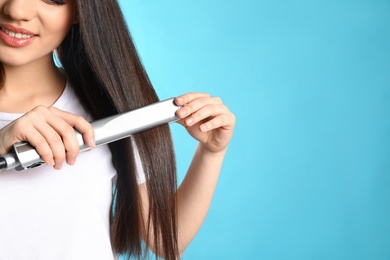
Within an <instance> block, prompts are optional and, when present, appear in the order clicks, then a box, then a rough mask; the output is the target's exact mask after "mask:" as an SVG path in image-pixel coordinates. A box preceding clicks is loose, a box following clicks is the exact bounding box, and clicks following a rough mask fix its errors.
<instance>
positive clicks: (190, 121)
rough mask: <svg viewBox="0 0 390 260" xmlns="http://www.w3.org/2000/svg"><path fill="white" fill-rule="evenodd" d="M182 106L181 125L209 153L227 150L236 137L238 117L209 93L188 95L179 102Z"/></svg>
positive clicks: (178, 111) (180, 110)
mask: <svg viewBox="0 0 390 260" xmlns="http://www.w3.org/2000/svg"><path fill="white" fill-rule="evenodd" d="M175 102H176V104H177V105H179V106H182V107H181V108H179V109H178V110H177V112H176V114H177V115H178V116H179V117H180V120H179V123H180V124H181V125H183V126H184V127H186V129H187V131H188V133H189V134H190V135H191V136H192V137H193V138H195V139H196V140H198V141H199V143H200V144H201V145H202V148H203V150H204V151H206V152H210V153H214V154H216V153H219V152H223V151H225V150H226V148H227V146H228V144H229V142H230V139H231V137H232V134H233V129H234V125H235V122H236V118H235V116H234V114H233V113H232V112H230V111H229V109H228V108H227V107H226V106H225V105H224V104H223V103H222V101H221V99H220V98H219V97H211V96H210V95H209V94H205V93H187V94H184V95H181V96H179V97H177V98H176V99H175Z"/></svg>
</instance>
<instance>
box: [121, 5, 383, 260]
mask: <svg viewBox="0 0 390 260" xmlns="http://www.w3.org/2000/svg"><path fill="white" fill-rule="evenodd" d="M120 4H121V6H122V7H123V11H124V14H125V18H126V20H127V22H128V25H129V28H130V31H131V33H132V35H133V38H134V40H135V42H136V45H137V48H138V50H139V53H140V56H141V58H142V61H143V63H144V65H145V67H146V69H147V71H148V73H149V76H150V78H151V80H152V83H153V84H154V86H155V88H156V90H157V92H158V94H159V96H160V98H161V99H164V98H168V97H171V96H177V95H179V94H182V93H185V92H187V91H202V92H209V93H211V94H212V95H217V96H220V97H221V98H222V99H223V100H224V102H225V103H226V104H227V105H228V106H229V108H230V109H231V110H232V111H233V112H234V113H235V115H236V117H237V125H236V130H235V133H234V137H233V140H232V142H231V145H230V148H229V151H228V155H227V158H226V161H225V164H224V167H223V171H222V174H221V178H220V181H219V184H218V187H217V190H216V193H215V197H214V200H213V203H212V205H211V209H210V213H209V215H208V216H207V218H206V220H205V223H204V225H203V227H202V228H201V230H200V231H199V233H198V235H197V236H196V238H195V239H194V240H193V242H192V244H191V245H190V246H189V247H188V249H187V251H186V252H185V254H184V256H183V259H184V260H190V259H191V260H192V259H197V260H199V259H206V260H207V259H262V260H263V259H264V260H268V259H270V260H274V259H275V260H277V259H283V260H284V259H287V260H290V259H291V260H295V259H297V260H305V259H310V260H311V259H314V260H320V259H332V260H339V259H340V260H346V259H353V260H363V259H367V260H382V259H383V260H389V259H390V1H389V0H353V1H352V0H322V1H321V0H311V1H310V0H297V1H288V0H274V1H265V0H246V1H238V0H214V1H209V0H208V1H206V0H198V1H188V0H180V1H179V0H171V1H156V0H121V1H120ZM172 131H173V135H174V141H175V146H176V152H177V159H178V170H179V174H180V176H179V179H180V180H181V179H182V178H183V176H184V174H185V171H186V169H187V166H188V164H189V163H190V160H191V156H192V153H193V151H194V149H195V145H196V144H195V142H194V141H193V140H192V139H191V138H190V137H189V136H188V135H187V134H186V132H185V131H184V130H183V129H182V128H181V127H180V126H178V125H172Z"/></svg>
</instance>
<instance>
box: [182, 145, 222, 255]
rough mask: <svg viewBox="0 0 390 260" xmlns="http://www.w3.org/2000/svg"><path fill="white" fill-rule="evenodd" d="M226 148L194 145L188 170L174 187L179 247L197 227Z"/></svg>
mask: <svg viewBox="0 0 390 260" xmlns="http://www.w3.org/2000/svg"><path fill="white" fill-rule="evenodd" d="M225 153H226V149H225V150H223V151H221V152H219V153H217V154H214V153H210V152H206V151H204V150H203V149H202V147H201V146H198V147H197V149H196V152H195V155H194V158H193V160H192V163H191V165H190V167H189V169H188V172H187V174H186V176H185V178H184V180H183V181H182V183H181V185H180V187H179V188H178V191H177V209H178V241H179V251H180V252H184V249H185V248H186V247H187V246H188V244H189V243H190V242H191V241H192V239H193V238H194V237H195V235H196V233H197V232H198V231H199V229H200V227H201V225H202V223H203V221H204V219H205V217H206V215H207V212H208V210H209V208H210V204H211V201H212V198H213V195H214V191H215V188H216V186H217V182H218V177H219V174H220V171H221V167H222V163H223V159H224V157H225Z"/></svg>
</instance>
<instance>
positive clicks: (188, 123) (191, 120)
mask: <svg viewBox="0 0 390 260" xmlns="http://www.w3.org/2000/svg"><path fill="white" fill-rule="evenodd" d="M193 121H194V119H193V118H192V117H190V118H188V119H187V120H186V124H187V125H190V124H191V123H192V122H193Z"/></svg>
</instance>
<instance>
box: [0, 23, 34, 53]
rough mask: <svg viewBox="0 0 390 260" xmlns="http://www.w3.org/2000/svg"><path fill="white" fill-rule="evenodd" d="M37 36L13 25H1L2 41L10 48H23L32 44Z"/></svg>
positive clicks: (0, 37) (0, 36) (0, 34)
mask: <svg viewBox="0 0 390 260" xmlns="http://www.w3.org/2000/svg"><path fill="white" fill-rule="evenodd" d="M35 36H36V35H35V34H34V33H32V32H30V31H28V30H26V29H23V28H18V27H15V26H12V25H0V39H1V40H2V41H3V42H4V43H5V44H6V45H8V46H10V47H15V48H21V47H25V46H27V45H29V44H31V43H32V42H33V41H34V39H35Z"/></svg>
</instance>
